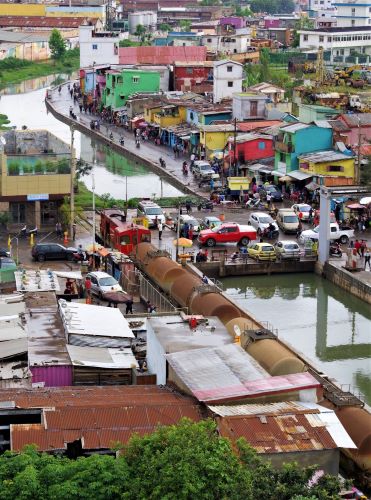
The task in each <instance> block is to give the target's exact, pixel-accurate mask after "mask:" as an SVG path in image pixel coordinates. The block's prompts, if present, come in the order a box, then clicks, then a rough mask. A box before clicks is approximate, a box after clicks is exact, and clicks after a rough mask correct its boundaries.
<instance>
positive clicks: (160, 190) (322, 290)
mask: <svg viewBox="0 0 371 500" xmlns="http://www.w3.org/2000/svg"><path fill="white" fill-rule="evenodd" d="M36 80H37V81H35V80H33V81H32V82H31V81H30V82H28V83H27V82H26V83H25V84H23V88H24V89H27V88H31V89H38V90H33V91H31V92H26V93H22V87H16V88H15V87H14V86H12V87H9V88H7V89H3V90H2V91H1V94H2V97H1V100H0V113H4V114H6V115H8V117H9V119H10V121H11V125H14V126H17V128H21V127H22V125H26V126H27V127H29V128H45V129H47V130H49V131H50V132H51V133H53V134H55V135H56V136H57V137H59V138H60V139H62V140H64V141H66V142H69V141H70V130H69V128H68V127H67V126H66V125H64V124H63V123H61V122H59V121H58V120H56V119H55V118H54V117H53V115H51V114H50V113H49V114H47V112H46V108H45V105H44V97H45V89H44V87H45V85H50V82H49V81H48V80H45V79H36ZM14 92H16V93H14ZM19 92H21V93H19ZM75 147H76V152H77V155H78V156H80V154H81V157H82V158H83V159H84V160H85V161H88V162H90V163H92V164H93V165H94V174H95V185H96V192H97V193H98V194H103V193H110V194H111V196H113V197H115V198H122V199H124V198H125V196H126V182H127V195H128V198H132V197H138V196H143V197H144V196H146V197H147V196H148V197H150V196H151V197H153V196H154V195H155V196H161V195H163V196H177V195H179V194H180V193H179V191H178V190H176V189H175V188H173V187H172V186H170V185H169V184H167V183H166V182H162V181H161V179H160V178H159V177H158V176H157V175H155V174H153V173H151V172H150V171H149V170H148V169H146V168H145V167H144V166H142V165H140V164H139V163H136V162H131V161H128V160H127V159H126V158H124V157H123V156H121V155H118V154H116V153H113V152H112V151H110V150H109V149H107V148H106V147H105V146H104V145H102V144H100V143H97V142H95V141H92V139H90V138H89V137H87V136H85V135H84V134H80V133H75ZM84 182H85V183H86V185H87V186H88V187H89V188H90V187H91V176H88V177H85V178H84ZM223 285H224V288H225V290H226V292H227V294H228V295H229V296H230V297H232V298H233V299H234V300H235V301H236V302H238V303H239V304H240V305H241V306H242V307H244V308H246V310H248V311H250V312H251V313H252V314H253V315H255V316H256V318H257V319H259V320H261V321H268V322H269V323H271V324H272V325H273V327H274V328H277V329H278V334H279V336H280V337H281V338H282V339H284V340H285V342H288V343H290V344H291V345H292V346H293V347H294V349H295V350H297V351H300V352H302V353H303V354H304V356H305V357H306V358H307V359H309V360H311V361H312V362H313V363H314V364H315V366H317V367H318V368H320V369H321V370H322V371H323V372H325V373H326V374H327V375H328V376H329V377H332V378H334V379H336V380H337V381H338V382H339V383H340V384H344V388H348V387H349V386H350V388H351V389H352V390H354V391H355V392H356V393H358V392H360V393H361V395H362V397H363V398H364V399H365V401H366V402H367V403H368V404H369V405H371V359H370V358H371V340H370V339H371V335H370V334H371V322H370V320H371V310H370V307H369V306H368V305H367V304H366V303H364V302H362V301H361V300H359V299H357V298H355V297H352V296H350V295H349V294H347V293H346V292H344V291H342V290H341V289H340V288H338V287H337V286H335V285H332V284H331V283H328V282H327V281H325V280H323V279H321V278H320V277H318V276H315V275H312V274H309V273H308V274H290V275H274V276H257V277H252V276H251V277H250V276H249V277H241V278H227V279H224V280H223Z"/></svg>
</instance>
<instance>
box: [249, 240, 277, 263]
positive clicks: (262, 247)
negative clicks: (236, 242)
mask: <svg viewBox="0 0 371 500" xmlns="http://www.w3.org/2000/svg"><path fill="white" fill-rule="evenodd" d="M248 254H249V257H251V258H252V259H256V260H272V261H273V260H276V258H277V255H276V252H275V250H274V247H273V246H272V245H270V244H269V243H255V244H254V245H251V247H249V249H248Z"/></svg>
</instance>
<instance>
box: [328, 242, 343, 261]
mask: <svg viewBox="0 0 371 500" xmlns="http://www.w3.org/2000/svg"><path fill="white" fill-rule="evenodd" d="M342 255H343V252H342V251H341V248H340V247H339V246H338V245H330V257H338V258H341V257H342Z"/></svg>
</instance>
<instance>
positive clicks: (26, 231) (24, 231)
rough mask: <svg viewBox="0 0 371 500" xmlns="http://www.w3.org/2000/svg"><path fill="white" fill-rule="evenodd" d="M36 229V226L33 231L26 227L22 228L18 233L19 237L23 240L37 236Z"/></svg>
mask: <svg viewBox="0 0 371 500" xmlns="http://www.w3.org/2000/svg"><path fill="white" fill-rule="evenodd" d="M37 233H38V229H37V226H36V227H34V228H33V229H27V226H23V227H22V229H21V231H20V236H21V237H22V238H25V237H26V236H31V234H33V235H34V236H37Z"/></svg>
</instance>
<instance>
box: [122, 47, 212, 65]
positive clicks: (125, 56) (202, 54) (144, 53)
mask: <svg viewBox="0 0 371 500" xmlns="http://www.w3.org/2000/svg"><path fill="white" fill-rule="evenodd" d="M206 50H207V49H206V47H193V46H191V47H176V46H165V47H155V46H150V47H120V49H119V63H120V64H173V63H175V62H176V61H183V62H191V61H196V62H197V61H199V62H203V61H205V60H206Z"/></svg>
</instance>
